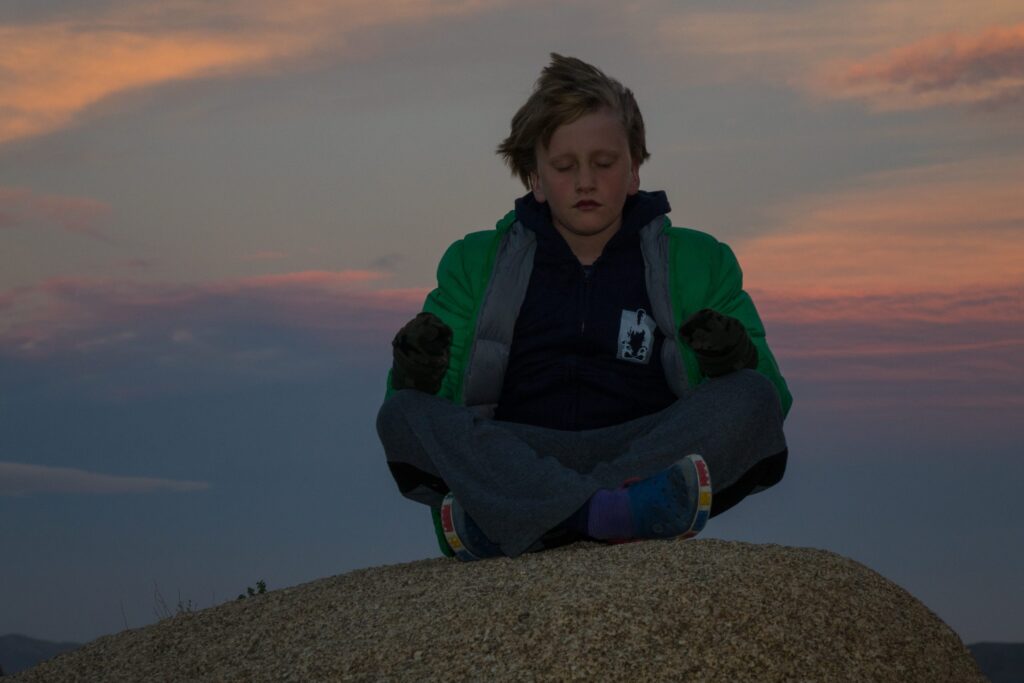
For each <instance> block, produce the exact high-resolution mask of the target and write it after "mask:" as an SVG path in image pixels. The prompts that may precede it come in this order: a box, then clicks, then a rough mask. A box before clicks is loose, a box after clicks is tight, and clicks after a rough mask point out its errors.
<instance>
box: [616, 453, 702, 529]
mask: <svg viewBox="0 0 1024 683" xmlns="http://www.w3.org/2000/svg"><path fill="white" fill-rule="evenodd" d="M626 491H627V493H628V494H629V508H630V512H631V513H632V515H633V529H634V538H675V537H678V538H692V537H693V536H696V535H697V534H698V533H700V531H701V529H703V528H704V526H705V525H706V524H707V523H708V517H709V516H710V514H711V476H710V474H709V473H708V466H707V463H706V462H704V458H702V457H700V456H699V455H697V454H696V453H694V454H692V455H688V456H686V457H685V458H683V459H682V460H680V461H679V462H677V463H675V464H674V465H672V466H671V467H669V468H667V469H665V470H662V471H661V472H659V473H658V474H655V475H654V476H651V477H648V478H647V479H643V480H641V481H639V482H636V483H633V484H630V485H628V486H627V489H626Z"/></svg>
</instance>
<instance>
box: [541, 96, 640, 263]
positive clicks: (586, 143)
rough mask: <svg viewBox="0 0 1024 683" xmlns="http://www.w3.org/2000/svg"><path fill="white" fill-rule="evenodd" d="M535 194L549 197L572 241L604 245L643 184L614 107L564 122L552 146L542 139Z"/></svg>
mask: <svg viewBox="0 0 1024 683" xmlns="http://www.w3.org/2000/svg"><path fill="white" fill-rule="evenodd" d="M536 154H537V171H536V172H535V173H534V175H533V178H532V185H533V195H534V197H535V198H536V199H537V201H539V202H547V203H548V205H549V206H550V207H551V216H552V218H553V219H554V224H555V228H556V229H557V230H558V231H559V232H560V233H561V234H562V236H563V237H565V239H566V241H567V242H568V243H569V246H571V247H573V246H574V245H577V244H590V243H594V244H597V245H599V246H600V247H603V246H604V244H605V243H607V241H608V240H609V239H611V237H612V235H614V234H615V233H616V232H617V231H618V229H619V228H620V227H621V225H622V207H623V205H624V204H625V203H626V197H628V196H629V195H632V194H636V192H637V191H638V190H639V189H640V175H639V164H635V163H633V161H632V159H631V158H630V154H629V140H628V138H627V137H626V131H625V129H624V128H623V127H622V122H621V121H620V120H619V118H618V117H617V116H616V115H615V114H614V113H613V112H612V111H611V110H609V109H602V110H600V111H596V112H592V113H590V114H586V115H584V116H582V117H580V118H578V119H576V120H575V121H573V122H572V123H568V124H566V125H564V126H560V127H559V128H557V129H556V130H555V133H554V135H552V136H551V144H549V145H548V148H547V149H544V146H543V145H541V144H538V145H537V149H536Z"/></svg>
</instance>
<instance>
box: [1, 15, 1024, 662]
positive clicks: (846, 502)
mask: <svg viewBox="0 0 1024 683" xmlns="http://www.w3.org/2000/svg"><path fill="white" fill-rule="evenodd" d="M0 46H2V48H0V635H2V634H5V633H11V632H14V633H24V634H26V635H30V636H33V637H38V638H46V639H51V640H78V641H85V640H90V639H92V638H95V637H97V636H100V635H103V634H106V633H112V632H116V631H118V630H121V629H123V628H125V626H126V625H127V626H128V627H132V628H135V627H139V626H143V625H146V624H148V623H151V622H153V621H154V620H155V618H156V617H155V615H154V603H155V596H154V594H155V592H156V591H159V592H160V594H161V595H162V596H163V598H164V600H165V601H166V602H167V603H168V604H171V605H173V604H176V603H177V601H178V600H179V599H181V600H182V601H189V600H190V601H191V602H192V603H193V604H194V605H198V606H199V607H207V606H210V605H213V604H218V603H221V602H224V601H225V600H229V599H231V598H233V597H235V596H236V595H237V594H238V593H239V592H241V591H243V590H244V588H245V587H246V586H247V585H255V582H256V581H257V580H259V579H264V580H265V581H266V582H267V585H268V587H269V588H270V589H277V588H284V587H286V586H290V585H295V584H297V583H302V582H306V581H310V580H313V579H316V578H320V577H324V576H330V575H334V574H339V573H342V572H345V571H348V570H351V569H353V568H357V567H365V566H371V565H379V564H386V563H394V562H403V561H411V560H416V559H421V558H426V557H433V556H436V555H437V554H438V551H437V549H436V544H435V542H434V538H433V531H432V525H431V523H430V516H429V513H427V512H426V510H425V508H421V507H419V506H417V505H415V504H413V503H411V502H408V501H406V500H405V499H403V498H401V497H400V496H399V494H398V492H397V489H396V488H395V486H394V484H393V482H392V481H391V478H390V475H389V474H388V472H387V469H386V466H385V464H384V457H383V452H382V449H381V448H380V445H379V444H378V442H377V437H376V434H375V431H374V427H373V420H374V417H375V414H376V410H377V407H378V406H379V404H380V401H381V399H382V397H383V392H384V375H385V373H386V371H387V369H388V367H389V364H390V344H389V342H390V339H391V337H392V335H393V334H394V332H395V330H396V329H397V328H398V327H399V326H400V325H401V324H402V323H404V322H405V321H406V320H407V319H408V318H410V317H412V316H413V315H414V314H415V313H416V311H417V310H418V308H419V306H420V304H421V303H422V299H423V296H424V295H425V294H426V292H427V291H428V290H429V289H430V288H431V287H432V285H433V278H434V268H435V267H436V264H437V261H438V259H439V257H440V255H441V254H442V253H443V251H444V249H445V247H447V245H448V244H449V243H451V242H452V241H453V240H455V239H458V238H459V237H461V236H462V235H464V234H465V233H467V232H470V231H473V230H479V229H485V228H489V227H492V226H493V225H494V223H495V221H497V220H498V219H499V218H500V217H501V216H502V215H503V214H504V213H505V212H506V211H508V210H509V209H511V208H512V203H513V201H514V199H515V198H516V197H517V196H519V195H521V194H522V193H523V192H524V190H523V188H522V186H521V185H519V183H518V181H517V180H516V179H514V178H513V177H512V176H511V175H510V174H509V172H508V170H507V169H506V168H504V167H503V166H502V164H501V161H500V159H499V158H498V157H497V156H496V155H495V154H494V148H495V147H496V145H497V144H498V143H499V142H500V141H501V139H502V138H503V137H504V136H505V135H506V134H507V132H508V126H509V121H510V119H511V117H512V114H513V113H514V112H515V110H516V109H517V108H518V107H519V105H520V104H522V102H523V101H525V98H526V97H527V96H528V95H529V93H530V90H531V88H532V85H533V82H534V80H535V79H536V77H537V76H538V75H539V72H540V69H541V68H542V67H544V66H545V65H546V64H547V63H548V61H549V53H551V52H559V53H561V54H566V55H572V56H576V57H579V58H581V59H584V60H586V61H589V62H591V63H593V64H595V65H597V66H598V67H600V68H602V69H603V70H604V71H605V72H606V73H608V74H609V75H611V76H613V77H616V78H618V79H620V80H621V81H623V83H625V84H626V85H627V86H628V87H630V88H631V89H632V90H633V91H634V92H635V94H636V96H637V99H638V101H639V103H640V106H641V109H642V111H643V113H644V117H645V121H646V124H647V130H648V147H649V148H650V150H651V152H652V157H651V159H650V161H649V162H647V163H646V164H645V165H644V166H642V167H641V170H640V176H641V184H642V187H643V188H644V189H647V190H665V191H666V192H667V194H668V197H669V200H670V202H671V204H672V207H673V210H672V213H671V214H670V216H671V218H672V219H673V222H674V224H675V225H680V226H688V227H693V228H697V229H700V230H704V231H707V232H710V233H712V234H714V235H715V236H717V237H718V238H719V239H722V240H724V241H726V242H728V243H729V244H730V245H731V246H732V247H733V248H734V250H735V252H736V254H737V256H738V258H739V260H740V263H741V265H742V266H743V269H744V273H745V281H746V287H747V289H748V291H750V292H751V294H752V296H753V297H754V300H755V302H756V303H757V305H758V308H759V310H760V312H761V316H762V318H763V319H764V320H765V323H766V327H767V331H768V341H769V343H770V344H771V346H772V348H773V349H774V351H775V353H776V356H777V357H778V360H779V364H780V367H781V369H782V371H783V374H784V375H785V376H786V378H787V379H788V381H789V383H790V387H791V389H792V391H793V394H794V398H795V403H794V407H793V410H792V412H791V414H790V416H789V419H788V420H787V436H788V438H789V442H790V443H789V445H790V463H789V470H788V472H787V475H786V478H785V479H784V480H783V482H782V483H781V484H779V485H778V486H777V487H776V488H774V489H772V490H770V491H768V492H766V493H764V494H762V495H758V496H755V497H753V498H751V499H749V500H747V501H745V502H744V503H743V504H741V505H740V506H738V507H737V508H735V509H734V510H731V511H729V512H728V513H727V514H726V515H723V516H721V517H719V518H716V519H715V520H713V521H712V522H711V523H710V524H709V526H708V528H707V530H706V532H705V534H704V535H705V536H709V537H717V538H727V539H735V540H743V541H749V542H757V543H779V544H785V545H799V546H812V547H819V548H825V549H828V550H832V551H835V552H837V553H841V554H843V555H846V556H849V557H851V558H853V559H855V560H858V561H860V562H862V563H864V564H866V565H867V566H869V567H871V568H872V569H874V570H876V571H878V572H879V573H881V574H882V575H884V576H885V577H887V578H889V579H891V580H893V581H895V582H896V583H898V584H899V585H901V586H903V587H904V588H906V589H907V590H908V591H910V592H911V593H912V594H913V595H915V596H916V597H918V598H919V599H921V600H922V601H923V602H924V603H925V604H926V605H927V606H928V607H929V608H931V609H932V610H933V611H934V612H936V613H937V614H938V615H939V616H940V617H941V618H942V619H944V620H945V621H946V622H947V623H948V624H949V625H950V626H951V627H952V628H953V629H954V630H956V631H957V632H958V633H959V634H960V636H961V637H962V638H963V639H964V641H965V642H968V643H973V642H977V641H982V640H995V641H1024V617H1022V616H1021V615H1024V589H1022V588H1021V581H1020V577H1021V576H1024V542H1022V539H1024V496H1022V495H1021V493H1020V492H1021V490H1022V489H1024V459H1022V457H1021V456H1022V444H1024V419H1022V417H1024V361H1022V357H1024V5H1022V3H1021V2H1019V0H1013V1H1010V0H1006V1H982V0H979V2H974V3H966V2H953V1H952V0H931V1H929V2H923V1H921V0H916V1H906V2H881V1H878V0H865V1H864V2H857V3H852V2H849V3H846V2H844V3H838V2H824V1H821V0H817V1H812V0H800V1H796V2H785V3H783V2H764V1H761V2H756V1H754V0H745V1H743V0H728V1H723V2H716V3H697V2H683V3H680V2H670V1H668V0H663V1H650V2H645V1H639V2H632V3H622V2H606V1H604V0H595V1H589V2H582V1H573V2H554V3H552V2H533V1H528V0H516V1H515V2H512V1H511V0H508V1H506V0H464V1H463V0H420V1H411V0H374V1H373V2H369V1H367V2H363V1H361V0H337V1H331V0H296V1H295V2H288V3H280V2H271V1H270V0H225V1H222V2H218V3H209V2H202V1H200V0H163V1H161V2H159V3H158V2H149V3H142V2H127V1H126V0H74V1H73V2H72V1H71V0H45V1H39V0H5V1H4V2H3V3H2V4H0Z"/></svg>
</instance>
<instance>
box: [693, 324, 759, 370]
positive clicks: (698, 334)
mask: <svg viewBox="0 0 1024 683" xmlns="http://www.w3.org/2000/svg"><path fill="white" fill-rule="evenodd" d="M679 337H680V338H681V339H682V340H683V342H685V343H686V344H687V345H688V346H689V347H690V348H691V349H693V352H694V354H696V356H697V362H698V363H699V364H700V370H701V372H703V373H704V374H705V375H707V376H708V377H720V376H721V375H725V374H728V373H730V372H735V371H736V370H742V369H743V368H750V369H754V368H756V367H757V347H756V346H754V343H753V342H752V341H751V340H750V335H749V334H747V330H746V328H745V327H743V324H742V323H741V322H740V321H739V320H737V319H736V318H733V317H731V316H728V315H722V314H721V313H718V312H717V311H713V310H711V309H710V308H704V309H701V310H699V311H697V312H696V313H694V314H693V315H691V316H690V317H689V318H688V319H687V320H686V322H684V323H683V324H682V326H681V327H680V328H679Z"/></svg>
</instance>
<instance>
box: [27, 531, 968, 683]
mask: <svg viewBox="0 0 1024 683" xmlns="http://www.w3.org/2000/svg"><path fill="white" fill-rule="evenodd" d="M574 678H575V679H585V680H681V681H691V680H692V681H793V680H802V681H811V680H814V681H900V682H912V681H927V682H928V683H936V682H940V681H957V682H963V681H984V678H983V677H982V676H981V675H980V673H979V672H978V669H977V666H976V665H975V663H974V660H973V659H972V657H971V655H970V653H969V652H968V650H967V648H966V647H964V645H963V643H961V642H960V639H959V638H958V637H957V636H956V634H955V633H953V631H952V630H950V628H949V627H948V626H946V625H945V624H944V623H943V622H942V621H941V620H940V619H939V618H938V617H937V616H935V615H934V614H933V613H932V612H931V611H929V610H928V608H926V607H925V606H924V605H923V604H922V603H921V602H919V601H918V600H916V599H915V598H914V597H912V596H911V595H910V594H909V593H907V592H906V591H904V590H903V589H902V588H900V587H898V586H896V585H895V584H893V583H891V582H890V581H888V580H886V579H885V578H883V577H882V576H880V575H878V574H876V573H875V572H873V571H871V570H870V569H867V568H866V567H864V566H863V565H860V564H858V563H856V562H854V561H852V560H849V559H846V558H844V557H841V556H839V555H836V554H834V553H830V552H827V551H823V550H814V549H808V548H788V547H783V546H775V545H751V544H746V543H737V542H727V541H718V540H691V541H686V542H658V541H654V542H646V543H632V544H626V545H619V546H603V545H596V544H577V545H574V546H570V547H568V548H563V549H560V550H555V551H548V552H546V553H540V554H535V555H526V556H523V557H520V558H518V559H516V560H507V559H499V560H488V561H485V562H477V563H472V564H461V563H459V562H456V561H454V560H448V559H440V558H439V559H431V560H422V561H419V562H413V563H410V564H403V565H394V566H387V567H375V568H371V569H363V570H358V571H354V572H351V573H348V574H344V575H342V576H335V577H332V578H328V579H322V580H319V581H314V582H312V583H308V584H304V585H301V586H296V587H294V588H289V589H285V590H279V591H273V592H271V593H267V594H266V595H260V596H257V597H255V598H250V599H246V600H242V601H238V602H232V603H227V604H225V605H221V606H218V607H213V608H210V609H206V610H203V611H200V612H195V613H190V614H183V615H179V616H177V617H174V618H171V619H166V620H164V621H162V622H160V623H158V624H154V625H153V626H149V627H146V628H141V629H136V630H131V631H125V632H123V633H119V634H117V635H113V636H106V637H104V638H100V639H98V640H96V641H93V642H92V643H89V644H87V645H85V646H84V647H82V648H81V649H79V650H76V651H74V652H70V653H67V654H63V655H59V656H58V657H57V658H56V659H54V660H52V661H50V662H47V663H45V664H42V665H41V666H39V667H36V668H35V669H31V670H29V671H25V672H23V673H22V674H20V675H17V676H15V677H14V679H13V680H16V681H75V680H81V681H118V680H131V681H186V680H187V681H205V680H209V681H249V680H267V681H290V680H294V681H316V680H409V681H423V680H566V679H574Z"/></svg>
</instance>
